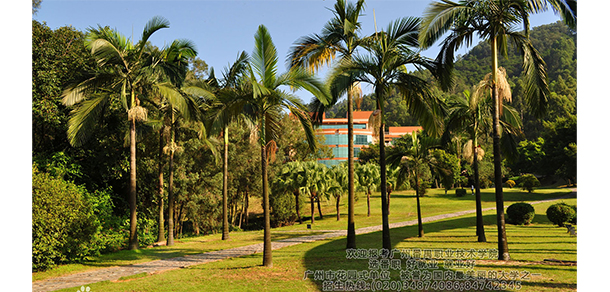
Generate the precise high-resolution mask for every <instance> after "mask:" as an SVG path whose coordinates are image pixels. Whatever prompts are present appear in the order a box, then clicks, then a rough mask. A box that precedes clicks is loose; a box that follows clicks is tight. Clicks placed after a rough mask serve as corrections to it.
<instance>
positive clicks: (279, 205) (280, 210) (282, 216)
mask: <svg viewBox="0 0 610 292" xmlns="http://www.w3.org/2000/svg"><path fill="white" fill-rule="evenodd" d="M269 206H270V207H271V225H272V226H273V227H280V226H286V225H292V224H294V222H295V221H296V220H297V215H296V212H295V211H294V208H295V207H294V206H295V201H294V196H293V195H292V194H291V193H283V192H278V194H271V195H270V196H269Z"/></svg>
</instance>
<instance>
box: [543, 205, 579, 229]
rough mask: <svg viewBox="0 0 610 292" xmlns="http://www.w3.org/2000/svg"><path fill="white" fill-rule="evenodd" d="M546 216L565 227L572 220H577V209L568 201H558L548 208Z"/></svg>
mask: <svg viewBox="0 0 610 292" xmlns="http://www.w3.org/2000/svg"><path fill="white" fill-rule="evenodd" d="M546 217H547V218H548V219H549V221H551V222H553V224H556V225H559V226H560V227H563V226H564V225H565V224H566V223H568V222H570V221H572V222H576V221H575V218H576V210H575V208H574V207H572V206H570V205H568V204H566V203H557V204H553V205H551V206H549V208H548V209H546Z"/></svg>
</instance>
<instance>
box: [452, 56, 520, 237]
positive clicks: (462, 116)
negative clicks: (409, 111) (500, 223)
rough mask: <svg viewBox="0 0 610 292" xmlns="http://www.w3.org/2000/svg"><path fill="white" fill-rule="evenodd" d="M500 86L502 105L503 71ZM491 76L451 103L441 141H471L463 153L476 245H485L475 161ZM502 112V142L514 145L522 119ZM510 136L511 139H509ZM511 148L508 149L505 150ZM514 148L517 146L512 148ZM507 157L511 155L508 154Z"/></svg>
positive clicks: (505, 95) (487, 122)
mask: <svg viewBox="0 0 610 292" xmlns="http://www.w3.org/2000/svg"><path fill="white" fill-rule="evenodd" d="M499 73H500V74H499V80H500V82H499V84H501V86H500V87H501V88H502V90H500V92H501V93H502V94H500V95H501V98H502V100H505V101H510V100H511V96H510V88H508V82H507V80H506V71H505V70H504V69H503V68H501V67H500V70H499ZM491 85H492V84H491V73H490V74H488V75H487V76H486V78H485V80H482V81H481V82H480V83H479V84H478V85H476V86H474V87H473V91H472V93H470V91H464V95H463V97H461V98H456V99H454V100H451V101H450V105H449V110H448V113H447V120H446V122H445V125H446V127H445V132H444V133H443V137H442V140H443V141H444V142H445V143H447V142H449V140H451V136H452V134H453V133H456V132H459V133H464V132H465V133H467V134H468V136H469V138H470V140H469V141H468V142H467V143H466V145H465V146H464V150H465V153H468V154H469V155H465V157H466V156H468V157H466V158H467V159H468V160H469V161H472V169H473V171H474V186H475V200H476V210H477V211H476V213H477V237H478V238H477V240H478V241H479V242H486V241H487V239H486V237H485V229H484V228H483V211H482V207H481V190H480V183H479V166H478V165H479V164H478V161H479V160H481V159H482V156H483V155H484V154H483V152H482V151H483V150H482V149H481V148H480V146H478V145H479V144H478V139H479V137H481V136H483V135H485V134H486V133H489V129H490V128H491V120H492V118H491V117H492V114H493V113H492V109H493V108H492V103H491V96H490V95H488V94H487V93H489V91H490V90H491ZM502 108H503V109H502V110H501V116H500V118H501V120H500V123H501V126H502V130H503V136H502V137H503V138H504V140H505V141H509V140H510V141H514V138H512V137H514V136H515V135H520V128H521V124H522V123H521V118H520V116H519V115H518V114H516V111H515V109H514V108H512V107H510V106H508V105H507V104H504V103H503V104H502ZM511 136H512V137H511ZM503 145H504V143H503ZM508 147H510V146H508ZM513 147H516V146H513ZM509 153H510V152H509Z"/></svg>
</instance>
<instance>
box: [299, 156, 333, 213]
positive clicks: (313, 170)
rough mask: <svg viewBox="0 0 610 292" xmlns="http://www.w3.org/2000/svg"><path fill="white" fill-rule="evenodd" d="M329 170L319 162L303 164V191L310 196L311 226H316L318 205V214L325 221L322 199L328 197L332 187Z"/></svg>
mask: <svg viewBox="0 0 610 292" xmlns="http://www.w3.org/2000/svg"><path fill="white" fill-rule="evenodd" d="M329 174H330V173H329V170H328V168H327V167H326V165H324V164H322V163H319V162H317V161H307V162H304V163H303V176H304V180H303V184H302V189H303V191H304V192H305V193H307V194H309V202H310V207H311V224H314V222H315V219H314V204H315V203H317V204H318V213H319V214H320V219H324V216H323V215H322V208H321V206H320V199H321V197H322V196H324V195H326V190H327V189H328V187H329V186H330V179H331V178H330V176H329Z"/></svg>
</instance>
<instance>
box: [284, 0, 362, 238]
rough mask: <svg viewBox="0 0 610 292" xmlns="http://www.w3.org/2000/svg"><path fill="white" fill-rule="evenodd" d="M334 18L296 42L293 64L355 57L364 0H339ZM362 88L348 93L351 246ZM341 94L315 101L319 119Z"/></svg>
mask: <svg viewBox="0 0 610 292" xmlns="http://www.w3.org/2000/svg"><path fill="white" fill-rule="evenodd" d="M331 11H332V13H333V14H334V18H332V19H331V20H329V21H328V22H327V23H326V25H325V26H324V28H323V29H322V33H321V34H319V35H318V34H314V35H310V36H306V37H303V38H301V39H299V40H298V41H297V42H296V45H295V46H294V47H293V48H292V51H291V53H290V56H289V58H290V60H291V63H292V66H293V67H294V66H301V67H304V68H308V69H309V70H311V71H314V70H318V69H320V68H321V67H322V66H323V65H326V64H329V65H330V63H331V62H332V60H333V59H334V58H335V55H337V54H339V58H340V59H351V57H352V55H353V54H354V52H355V51H356V48H357V47H358V46H359V44H360V42H361V38H360V37H359V36H358V32H359V30H360V28H361V23H360V21H359V20H358V18H359V17H360V15H362V13H363V12H364V0H358V2H356V3H355V4H354V3H352V2H350V3H346V1H345V0H337V2H336V3H335V5H334V10H331ZM358 88H359V86H358V85H354V84H353V83H352V84H350V86H349V89H348V90H346V93H347V161H348V162H347V163H348V215H347V216H348V219H347V246H346V248H348V249H349V248H356V224H355V221H354V204H355V197H354V119H353V95H354V92H355V91H357V89H358ZM338 97H339V95H338V94H337V95H334V96H333V100H332V102H330V104H328V105H324V103H320V102H319V101H318V102H317V103H315V104H316V105H317V107H318V110H317V112H318V115H317V117H316V119H317V120H321V118H322V114H321V113H323V112H324V110H325V108H326V107H330V106H332V105H334V104H335V103H336V102H337V101H338Z"/></svg>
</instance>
